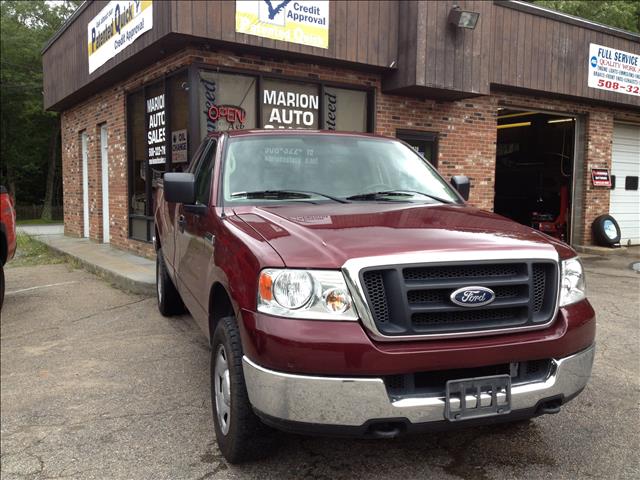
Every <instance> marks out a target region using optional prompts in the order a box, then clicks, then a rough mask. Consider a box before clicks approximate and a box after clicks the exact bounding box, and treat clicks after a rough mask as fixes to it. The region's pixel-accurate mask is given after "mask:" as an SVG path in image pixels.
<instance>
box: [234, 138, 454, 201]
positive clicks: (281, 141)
mask: <svg viewBox="0 0 640 480" xmlns="http://www.w3.org/2000/svg"><path fill="white" fill-rule="evenodd" d="M223 192H224V200H225V203H233V204H236V203H238V204H255V203H258V202H260V203H263V202H268V203H272V202H283V201H287V202H291V201H302V202H309V201H313V202H316V201H336V200H340V199H342V200H345V199H346V200H347V201H380V200H386V201H405V202H406V201H420V202H429V203H434V202H444V203H460V200H459V197H458V196H457V195H456V193H455V192H454V191H453V190H452V188H451V187H450V186H449V185H448V184H447V183H446V182H445V181H444V180H442V178H440V176H439V175H438V174H437V173H436V172H435V170H434V169H433V168H432V167H431V166H430V165H428V163H427V162H426V161H425V160H424V159H423V158H422V157H421V156H419V155H418V154H417V153H415V152H414V151H413V150H412V149H411V148H409V147H407V146H406V145H404V144H402V143H400V142H397V141H392V140H385V139H376V138H363V137H349V136H342V135H317V134H316V135H274V136H267V135H258V136H251V137H244V138H243V137H241V138H231V139H230V140H229V142H228V146H227V149H226V159H225V163H224V172H223Z"/></svg>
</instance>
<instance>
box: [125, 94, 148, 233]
mask: <svg viewBox="0 0 640 480" xmlns="http://www.w3.org/2000/svg"><path fill="white" fill-rule="evenodd" d="M127 106H128V110H129V125H128V130H129V162H130V166H131V169H130V173H131V174H130V176H129V178H130V189H129V190H130V194H131V198H130V201H129V208H130V212H131V213H132V214H134V215H146V214H147V195H146V187H145V181H144V179H145V178H146V175H147V172H146V168H147V162H146V159H147V152H146V150H147V138H146V135H145V103H144V92H143V91H139V92H136V93H134V94H132V95H129V98H128V100H127ZM145 237H146V233H145Z"/></svg>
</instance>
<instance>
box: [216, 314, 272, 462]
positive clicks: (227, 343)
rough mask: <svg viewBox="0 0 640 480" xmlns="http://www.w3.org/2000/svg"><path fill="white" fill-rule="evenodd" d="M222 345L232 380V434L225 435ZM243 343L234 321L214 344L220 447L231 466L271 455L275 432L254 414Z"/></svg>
mask: <svg viewBox="0 0 640 480" xmlns="http://www.w3.org/2000/svg"><path fill="white" fill-rule="evenodd" d="M221 345H222V347H224V350H225V353H226V360H227V365H228V369H229V380H230V382H229V383H230V395H229V397H230V415H229V417H230V418H229V417H227V418H229V420H228V422H229V426H228V432H227V433H226V434H225V433H223V431H222V428H221V425H220V420H219V418H218V414H217V410H216V392H215V382H216V378H215V377H216V374H215V368H216V365H215V363H216V357H217V355H218V351H219V347H220V346H221ZM242 355H243V354H242V343H241V341H240V332H239V331H238V326H237V324H236V320H235V318H234V317H224V318H222V319H220V321H219V322H218V325H217V327H216V329H215V332H214V334H213V338H212V341H211V406H212V410H213V423H214V428H215V432H216V438H217V440H218V447H219V448H220V451H221V452H222V455H223V456H224V458H225V459H226V460H227V461H228V462H229V463H242V462H247V461H251V460H256V459H259V458H264V457H265V456H267V455H269V453H270V452H271V450H272V447H273V436H272V434H273V431H272V430H271V429H270V428H269V427H267V426H266V425H264V424H263V423H262V422H261V421H260V419H259V418H258V417H257V416H256V414H255V413H254V412H253V409H252V407H251V403H250V402H249V396H248V394H247V388H246V384H245V381H244V373H243V370H242Z"/></svg>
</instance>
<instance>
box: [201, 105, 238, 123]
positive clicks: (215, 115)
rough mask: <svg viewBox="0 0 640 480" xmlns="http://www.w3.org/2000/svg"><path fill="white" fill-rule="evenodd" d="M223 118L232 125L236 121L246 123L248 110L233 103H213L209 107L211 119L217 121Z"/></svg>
mask: <svg viewBox="0 0 640 480" xmlns="http://www.w3.org/2000/svg"><path fill="white" fill-rule="evenodd" d="M221 118H222V119H224V120H226V121H227V123H229V124H231V125H234V124H236V123H239V124H241V125H244V121H245V120H246V118H247V112H246V111H245V110H244V108H241V107H235V106H233V105H211V108H209V119H210V120H211V121H212V122H217V121H218V120H220V119H221Z"/></svg>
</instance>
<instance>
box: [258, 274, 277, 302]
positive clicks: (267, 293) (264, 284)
mask: <svg viewBox="0 0 640 480" xmlns="http://www.w3.org/2000/svg"><path fill="white" fill-rule="evenodd" d="M272 286H273V278H271V275H270V274H269V272H264V271H263V272H262V273H261V274H260V280H259V282H258V290H259V291H260V297H261V298H262V299H264V300H267V301H271V300H273V293H272V292H273V291H272V290H271V287H272Z"/></svg>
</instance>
